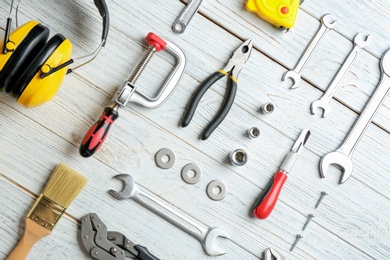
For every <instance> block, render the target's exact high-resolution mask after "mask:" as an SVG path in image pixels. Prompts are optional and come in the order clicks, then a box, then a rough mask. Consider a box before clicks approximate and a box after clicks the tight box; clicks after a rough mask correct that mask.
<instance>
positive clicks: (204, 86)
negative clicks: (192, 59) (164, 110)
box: [181, 39, 253, 140]
mask: <svg viewBox="0 0 390 260" xmlns="http://www.w3.org/2000/svg"><path fill="white" fill-rule="evenodd" d="M252 48H253V40H252V39H248V40H246V41H245V42H244V43H243V44H241V45H240V47H238V49H237V50H236V51H235V52H234V53H233V55H232V57H231V58H230V59H229V61H228V63H227V64H226V66H225V68H223V69H222V70H219V71H216V72H214V73H213V74H211V75H210V76H209V77H208V78H207V79H205V81H203V82H202V83H201V84H200V86H199V87H198V89H197V90H196V91H195V93H194V94H193V96H192V98H191V101H190V102H189V103H188V106H187V109H186V111H185V113H184V116H183V119H182V122H181V126H182V127H186V126H188V125H189V123H190V122H191V120H192V117H193V116H194V114H195V110H196V108H197V106H198V104H199V102H200V100H201V98H202V97H203V95H204V94H205V93H206V91H207V90H208V89H209V88H210V87H211V86H212V85H213V84H214V83H215V82H217V81H218V80H219V79H221V78H223V77H224V76H226V75H227V76H228V85H227V93H226V94H225V98H224V100H223V103H222V106H221V107H220V109H219V111H218V113H217V115H216V116H215V118H214V119H213V120H211V122H210V123H209V124H208V126H207V127H206V128H205V129H204V131H203V134H202V140H206V139H207V138H209V137H210V135H211V134H212V133H213V132H214V130H215V129H217V127H218V126H219V124H221V123H222V121H223V119H224V118H225V117H226V116H227V114H228V113H229V111H230V108H231V107H232V105H233V102H234V98H235V96H236V92H237V84H238V75H239V73H240V72H241V70H242V68H243V67H244V65H245V63H246V62H247V61H248V59H249V57H250V55H251V53H252Z"/></svg>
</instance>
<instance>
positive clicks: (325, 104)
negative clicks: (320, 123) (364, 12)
mask: <svg viewBox="0 0 390 260" xmlns="http://www.w3.org/2000/svg"><path fill="white" fill-rule="evenodd" d="M370 38H371V37H370V35H369V34H368V35H364V34H362V33H358V34H357V35H356V36H355V38H354V40H353V42H354V47H353V49H352V51H351V53H350V54H349V55H348V58H347V59H346V60H345V61H344V63H343V65H342V66H341V67H340V69H339V71H338V72H337V74H336V76H335V77H334V78H333V80H332V82H331V83H330V85H329V87H328V89H327V90H326V91H325V93H324V95H322V97H321V98H320V99H319V100H316V101H314V102H313V103H312V104H311V113H312V114H313V115H315V111H316V110H317V109H318V108H322V110H323V114H322V117H326V116H327V115H328V114H329V112H330V101H331V100H332V98H333V96H334V95H335V94H336V91H337V90H338V88H339V87H340V85H341V82H342V81H343V80H344V78H345V76H347V73H348V72H349V71H350V69H351V67H352V65H353V64H354V63H355V61H356V59H357V57H358V56H359V54H360V52H361V51H362V50H363V48H364V47H365V46H366V44H368V42H369V40H370Z"/></svg>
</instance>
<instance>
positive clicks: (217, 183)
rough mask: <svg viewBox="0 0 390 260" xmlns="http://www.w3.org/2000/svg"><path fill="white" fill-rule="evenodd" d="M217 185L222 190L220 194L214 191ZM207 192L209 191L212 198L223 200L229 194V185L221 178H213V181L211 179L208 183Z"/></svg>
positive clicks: (208, 194) (208, 193)
mask: <svg viewBox="0 0 390 260" xmlns="http://www.w3.org/2000/svg"><path fill="white" fill-rule="evenodd" d="M215 187H218V188H220V190H221V191H220V192H219V193H218V194H215V193H214V192H213V189H214V188H215ZM206 192H207V196H209V198H210V199H212V200H222V199H223V198H225V197H226V195H227V187H226V185H225V183H223V182H222V181H220V180H213V181H211V182H210V183H209V184H208V185H207V189H206Z"/></svg>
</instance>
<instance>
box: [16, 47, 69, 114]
mask: <svg viewBox="0 0 390 260" xmlns="http://www.w3.org/2000/svg"><path fill="white" fill-rule="evenodd" d="M71 55H72V43H71V42H70V41H69V40H68V39H65V40H64V41H63V42H62V43H61V44H60V45H59V46H58V47H57V48H56V49H55V51H54V52H53V53H52V54H51V55H50V57H49V58H48V59H47V60H46V62H45V63H44V64H43V65H42V67H44V68H43V69H44V70H45V68H56V67H58V66H59V65H61V64H64V63H65V62H67V61H69V60H70V59H71ZM67 71H68V66H66V67H64V68H62V69H60V70H58V71H56V72H53V73H52V74H50V75H48V76H46V77H44V78H43V79H41V78H40V75H41V70H40V71H38V72H37V73H36V74H35V76H34V77H33V78H32V80H31V81H30V82H29V84H28V85H27V87H26V88H25V89H24V91H23V92H22V94H21V95H20V97H19V98H18V103H19V104H22V105H23V106H25V107H36V106H39V105H41V104H43V103H46V102H47V101H49V100H50V99H52V98H53V97H54V96H55V94H56V93H57V91H58V89H59V88H60V86H61V83H62V81H63V79H64V77H65V75H66V73H67Z"/></svg>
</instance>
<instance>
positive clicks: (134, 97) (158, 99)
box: [79, 33, 186, 157]
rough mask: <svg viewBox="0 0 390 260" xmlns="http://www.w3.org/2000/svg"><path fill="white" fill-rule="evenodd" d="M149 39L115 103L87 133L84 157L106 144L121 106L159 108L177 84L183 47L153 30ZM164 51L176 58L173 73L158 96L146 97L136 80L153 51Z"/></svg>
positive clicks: (82, 143)
mask: <svg viewBox="0 0 390 260" xmlns="http://www.w3.org/2000/svg"><path fill="white" fill-rule="evenodd" d="M146 41H147V43H148V45H149V49H148V51H147V52H146V53H145V55H144V56H143V57H142V59H141V60H140V62H139V63H138V65H137V67H136V68H135V70H134V71H133V73H132V74H131V75H130V77H129V79H128V80H126V81H125V82H124V84H123V86H122V87H121V88H119V90H118V92H117V94H116V96H115V97H114V100H115V102H114V103H113V104H111V106H108V107H106V108H105V109H104V111H103V114H102V115H101V116H100V118H99V120H98V121H97V122H96V123H95V124H93V125H92V126H91V128H90V129H89V130H88V132H87V133H86V135H85V136H84V138H83V140H82V142H81V145H80V148H79V152H80V155H81V156H83V157H90V156H92V155H93V154H94V153H95V152H96V151H97V150H99V148H100V147H101V146H102V145H103V143H104V140H106V138H107V136H108V133H109V131H110V128H111V126H112V125H113V124H114V122H115V120H116V119H118V117H119V113H118V109H119V108H121V107H125V106H126V105H127V104H128V103H129V102H132V103H136V104H139V105H141V106H144V107H147V108H158V107H159V106H161V105H162V104H164V103H165V102H166V101H167V99H168V98H169V97H170V96H171V94H172V92H173V91H174V90H175V89H176V87H177V86H178V84H179V82H180V79H181V77H182V75H183V73H184V69H185V67H186V57H185V55H184V52H183V50H181V49H180V47H178V46H177V45H176V44H174V43H173V42H170V41H168V40H166V39H162V38H160V37H159V36H157V35H156V34H154V33H149V34H148V35H147V36H146ZM161 50H166V51H168V52H169V53H170V54H172V55H173V56H174V57H175V59H176V66H175V67H174V69H173V70H172V71H171V74H169V76H168V78H167V79H166V81H165V82H164V84H163V85H162V86H161V87H160V91H159V92H158V93H157V95H156V96H155V97H147V96H145V95H143V94H142V93H141V92H139V91H138V90H137V85H136V83H137V80H138V78H139V77H140V75H141V73H142V72H143V70H144V69H145V68H146V66H147V64H148V63H149V61H150V59H151V58H152V56H153V54H154V53H155V52H157V51H161Z"/></svg>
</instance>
